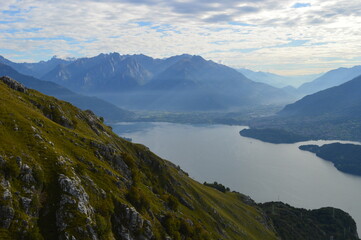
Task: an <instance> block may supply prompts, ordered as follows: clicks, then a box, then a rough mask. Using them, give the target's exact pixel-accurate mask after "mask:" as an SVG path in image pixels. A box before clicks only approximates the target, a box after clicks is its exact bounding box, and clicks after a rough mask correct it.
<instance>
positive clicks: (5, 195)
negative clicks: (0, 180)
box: [3, 188, 12, 201]
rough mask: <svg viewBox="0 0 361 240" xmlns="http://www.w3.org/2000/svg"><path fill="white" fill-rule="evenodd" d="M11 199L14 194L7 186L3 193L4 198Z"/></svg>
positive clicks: (5, 199)
mask: <svg viewBox="0 0 361 240" xmlns="http://www.w3.org/2000/svg"><path fill="white" fill-rule="evenodd" d="M11 199H12V194H11V192H10V190H9V189H7V188H6V189H5V191H4V193H3V200H4V201H9V200H11Z"/></svg>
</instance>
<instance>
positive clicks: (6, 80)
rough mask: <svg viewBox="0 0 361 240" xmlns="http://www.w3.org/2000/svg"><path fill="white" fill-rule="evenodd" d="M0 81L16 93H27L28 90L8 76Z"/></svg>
mask: <svg viewBox="0 0 361 240" xmlns="http://www.w3.org/2000/svg"><path fill="white" fill-rule="evenodd" d="M0 81H2V82H3V83H5V84H6V85H8V87H9V88H11V89H14V90H15V91H19V92H22V93H26V92H27V90H28V89H27V88H26V87H25V86H24V85H23V84H21V83H19V82H18V81H15V80H14V79H12V78H10V77H7V76H5V77H1V78H0Z"/></svg>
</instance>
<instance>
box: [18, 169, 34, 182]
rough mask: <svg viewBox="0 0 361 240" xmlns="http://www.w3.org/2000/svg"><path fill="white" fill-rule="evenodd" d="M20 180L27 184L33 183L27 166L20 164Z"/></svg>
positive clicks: (31, 172) (30, 171)
mask: <svg viewBox="0 0 361 240" xmlns="http://www.w3.org/2000/svg"><path fill="white" fill-rule="evenodd" d="M20 179H21V180H22V181H23V182H25V183H27V184H32V183H35V182H36V181H35V178H34V177H33V170H32V169H31V168H30V167H29V165H27V164H22V165H21V168H20Z"/></svg>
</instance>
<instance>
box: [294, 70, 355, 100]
mask: <svg viewBox="0 0 361 240" xmlns="http://www.w3.org/2000/svg"><path fill="white" fill-rule="evenodd" d="M360 75H361V66H354V67H351V68H343V67H342V68H337V69H334V70H331V71H328V72H326V73H325V74H323V75H322V76H320V77H318V78H316V79H314V80H313V81H311V82H308V83H304V84H302V85H301V86H300V87H299V88H298V89H297V90H298V91H299V92H300V93H302V94H304V95H308V94H312V93H316V92H318V91H322V90H325V89H327V88H330V87H334V86H338V85H340V84H342V83H345V82H347V81H350V80H352V79H354V78H355V77H358V76H360Z"/></svg>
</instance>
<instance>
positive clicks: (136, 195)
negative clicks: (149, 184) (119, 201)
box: [126, 185, 150, 212]
mask: <svg viewBox="0 0 361 240" xmlns="http://www.w3.org/2000/svg"><path fill="white" fill-rule="evenodd" d="M126 199H127V200H128V201H129V202H130V203H131V204H132V205H133V206H134V207H135V208H136V209H137V210H138V211H140V212H144V211H146V210H148V209H149V207H150V201H149V199H148V197H147V196H146V195H145V194H144V193H143V191H142V190H141V189H139V188H137V187H136V186H134V185H133V186H132V187H131V188H130V189H129V191H128V193H127V194H126Z"/></svg>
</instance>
